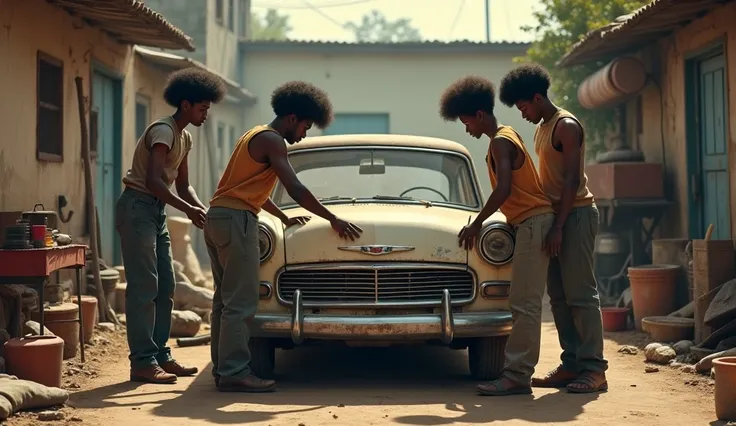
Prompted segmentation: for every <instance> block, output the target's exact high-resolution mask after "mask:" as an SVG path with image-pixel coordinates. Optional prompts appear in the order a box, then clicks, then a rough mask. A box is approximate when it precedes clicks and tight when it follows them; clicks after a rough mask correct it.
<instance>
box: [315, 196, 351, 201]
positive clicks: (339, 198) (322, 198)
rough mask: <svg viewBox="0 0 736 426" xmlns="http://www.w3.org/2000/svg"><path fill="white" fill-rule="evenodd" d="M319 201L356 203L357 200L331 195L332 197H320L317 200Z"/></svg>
mask: <svg viewBox="0 0 736 426" xmlns="http://www.w3.org/2000/svg"><path fill="white" fill-rule="evenodd" d="M317 199H318V200H319V201H335V200H350V201H352V202H356V201H357V200H358V199H357V198H354V197H343V196H342V195H333V196H332V197H321V198H317Z"/></svg>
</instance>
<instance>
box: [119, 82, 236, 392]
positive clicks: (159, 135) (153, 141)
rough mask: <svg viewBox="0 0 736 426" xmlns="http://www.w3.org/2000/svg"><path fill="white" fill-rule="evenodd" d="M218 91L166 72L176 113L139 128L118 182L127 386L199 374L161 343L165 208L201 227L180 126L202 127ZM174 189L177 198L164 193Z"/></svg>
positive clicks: (166, 326) (167, 272) (167, 247)
mask: <svg viewBox="0 0 736 426" xmlns="http://www.w3.org/2000/svg"><path fill="white" fill-rule="evenodd" d="M225 91H226V88H225V85H224V83H223V81H222V79H221V78H220V77H218V76H216V75H214V74H212V73H210V72H207V71H204V70H202V69H198V68H187V69H184V70H181V71H177V72H175V73H173V74H172V75H171V77H170V78H169V81H168V84H167V86H166V89H165V90H164V99H165V100H166V102H167V103H168V104H169V105H171V106H172V107H174V108H176V112H175V113H174V114H173V115H171V116H168V117H164V118H162V119H159V120H157V121H155V122H153V123H152V124H151V125H149V126H148V127H147V128H146V130H145V131H144V132H143V135H142V136H141V137H140V139H139V140H138V144H137V146H136V148H135V153H134V154H133V164H132V167H131V168H130V169H129V170H128V173H127V174H126V176H125V177H124V178H123V183H124V184H125V190H124V191H123V193H122V195H121V196H120V198H119V199H118V202H117V206H116V223H115V227H116V228H117V232H118V234H119V235H120V241H121V243H122V252H123V253H122V254H123V266H124V267H125V275H126V277H127V280H128V287H127V290H126V292H125V316H126V320H127V323H126V326H127V331H128V347H129V348H130V356H129V358H130V380H131V381H138V382H148V383H174V382H176V379H177V377H180V376H191V375H194V374H196V373H197V371H198V370H197V368H195V367H185V366H182V365H181V364H179V363H178V362H176V361H175V360H174V358H173V357H172V356H171V349H170V348H169V347H168V346H167V344H166V343H167V341H168V340H169V334H170V331H171V311H172V309H173V307H174V303H173V296H174V288H175V281H174V268H173V265H172V258H171V239H170V237H169V230H168V228H167V226H166V212H165V210H164V208H165V207H166V205H167V204H169V205H171V206H173V207H175V208H176V209H178V210H180V211H182V212H184V213H186V215H187V217H189V219H191V220H192V222H193V223H194V225H195V226H197V227H198V228H200V229H201V228H202V227H203V226H204V220H205V210H206V207H205V206H204V204H202V202H201V201H200V200H199V198H197V194H196V192H195V191H194V188H192V187H191V186H190V185H189V165H188V161H187V157H188V155H189V151H190V150H191V149H192V135H191V134H190V133H189V132H188V131H187V130H185V127H186V126H188V125H189V124H192V125H194V126H196V127H199V126H201V125H202V123H204V121H205V120H206V119H207V112H208V111H209V108H210V106H211V104H212V103H217V102H219V101H220V100H222V98H223V97H224V96H225ZM174 183H176V193H177V194H178V196H177V195H175V194H174V193H173V192H172V191H171V186H172V185H173V184H174Z"/></svg>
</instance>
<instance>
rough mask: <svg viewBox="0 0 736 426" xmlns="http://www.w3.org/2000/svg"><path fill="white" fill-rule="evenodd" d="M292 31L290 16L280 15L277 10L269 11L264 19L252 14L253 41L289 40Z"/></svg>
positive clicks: (251, 31) (251, 37)
mask: <svg viewBox="0 0 736 426" xmlns="http://www.w3.org/2000/svg"><path fill="white" fill-rule="evenodd" d="M292 29H293V28H292V27H291V25H289V16H288V15H281V14H279V12H278V11H277V10H276V9H268V10H267V11H266V15H265V16H264V17H261V16H260V15H258V14H257V13H255V12H251V13H250V39H251V40H287V39H288V38H289V33H290V32H291V30H292Z"/></svg>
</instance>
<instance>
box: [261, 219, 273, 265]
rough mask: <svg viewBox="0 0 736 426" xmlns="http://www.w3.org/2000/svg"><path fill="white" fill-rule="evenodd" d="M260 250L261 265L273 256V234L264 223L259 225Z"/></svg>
mask: <svg viewBox="0 0 736 426" xmlns="http://www.w3.org/2000/svg"><path fill="white" fill-rule="evenodd" d="M258 249H259V250H260V252H261V263H263V262H265V261H267V260H268V259H269V258H270V257H271V255H273V233H272V232H271V230H270V229H268V227H267V226H266V225H264V224H262V223H259V224H258Z"/></svg>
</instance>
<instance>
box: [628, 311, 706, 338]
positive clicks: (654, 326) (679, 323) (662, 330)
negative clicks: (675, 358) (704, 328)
mask: <svg viewBox="0 0 736 426" xmlns="http://www.w3.org/2000/svg"><path fill="white" fill-rule="evenodd" d="M641 323H642V324H641V326H642V329H644V331H646V332H647V333H649V336H650V337H651V338H652V340H653V341H655V342H679V341H680V340H693V336H694V335H695V320H694V319H692V318H679V317H669V316H660V317H644V318H643V319H642V320H641Z"/></svg>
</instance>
